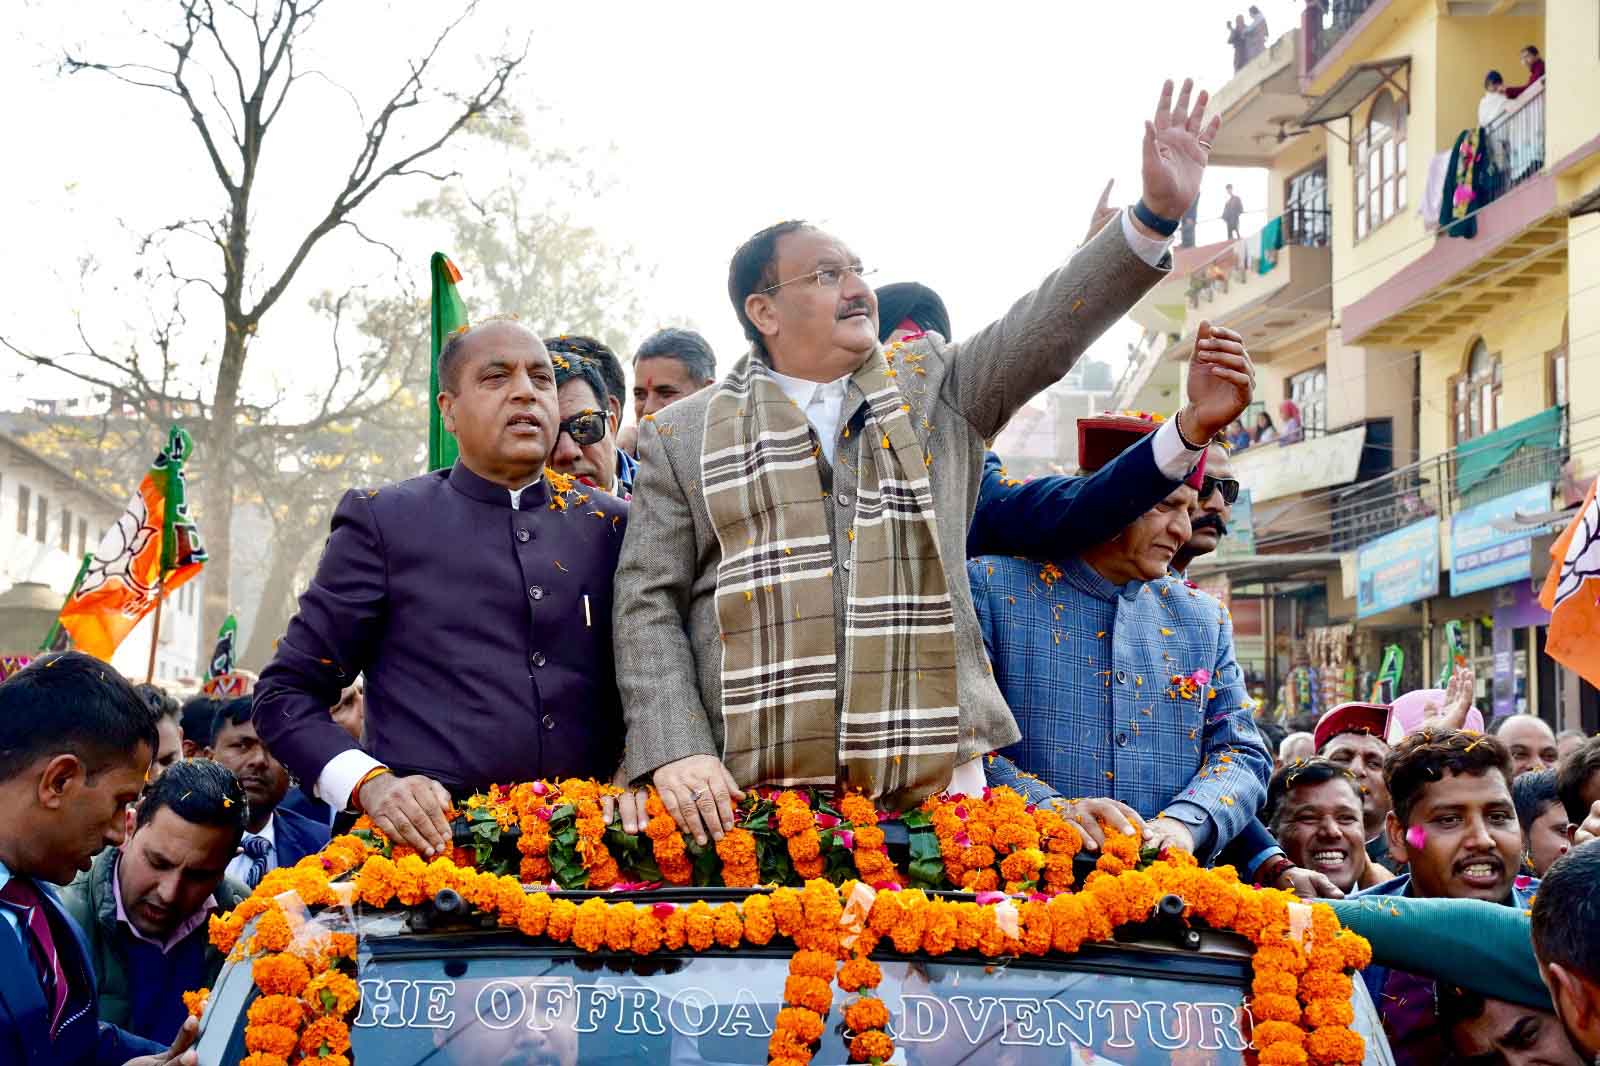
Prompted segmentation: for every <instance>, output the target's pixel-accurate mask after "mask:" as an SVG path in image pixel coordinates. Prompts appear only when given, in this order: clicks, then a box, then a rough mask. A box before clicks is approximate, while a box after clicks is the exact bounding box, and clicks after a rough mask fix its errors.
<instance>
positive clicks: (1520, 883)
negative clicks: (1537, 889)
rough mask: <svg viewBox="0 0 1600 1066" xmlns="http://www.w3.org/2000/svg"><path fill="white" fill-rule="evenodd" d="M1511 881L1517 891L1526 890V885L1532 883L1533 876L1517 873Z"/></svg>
mask: <svg viewBox="0 0 1600 1066" xmlns="http://www.w3.org/2000/svg"><path fill="white" fill-rule="evenodd" d="M1511 883H1512V884H1513V885H1515V886H1516V889H1517V891H1518V892H1526V891H1527V890H1528V887H1529V886H1530V885H1532V884H1533V878H1531V877H1529V876H1528V875H1527V874H1518V875H1517V876H1516V878H1515V879H1514V880H1513V881H1512V882H1511Z"/></svg>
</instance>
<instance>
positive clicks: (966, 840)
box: [956, 833, 972, 848]
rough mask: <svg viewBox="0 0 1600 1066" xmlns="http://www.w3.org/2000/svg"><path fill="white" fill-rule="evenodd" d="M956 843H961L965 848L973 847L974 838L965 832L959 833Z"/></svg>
mask: <svg viewBox="0 0 1600 1066" xmlns="http://www.w3.org/2000/svg"><path fill="white" fill-rule="evenodd" d="M956 843H957V844H960V845H961V846H962V847H964V848H970V847H972V838H971V837H969V836H967V834H965V833H957V834H956Z"/></svg>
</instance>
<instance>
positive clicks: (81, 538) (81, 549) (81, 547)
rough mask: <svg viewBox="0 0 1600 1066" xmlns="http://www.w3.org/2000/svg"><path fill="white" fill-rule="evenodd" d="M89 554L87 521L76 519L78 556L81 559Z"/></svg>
mask: <svg viewBox="0 0 1600 1066" xmlns="http://www.w3.org/2000/svg"><path fill="white" fill-rule="evenodd" d="M88 554H89V520H88V519H87V518H80V519H78V556H79V557H80V558H81V557H83V556H85V555H88Z"/></svg>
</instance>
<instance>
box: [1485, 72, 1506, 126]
mask: <svg viewBox="0 0 1600 1066" xmlns="http://www.w3.org/2000/svg"><path fill="white" fill-rule="evenodd" d="M1506 103H1507V100H1506V80H1505V78H1503V77H1501V75H1500V72H1499V71H1498V70H1491V71H1490V72H1489V73H1487V74H1485V75H1484V76H1483V99H1481V100H1479V101H1478V125H1479V127H1481V128H1482V129H1488V128H1489V127H1490V126H1493V125H1494V123H1495V120H1496V119H1498V118H1499V117H1500V116H1501V115H1502V114H1503V113H1504V112H1505V109H1506Z"/></svg>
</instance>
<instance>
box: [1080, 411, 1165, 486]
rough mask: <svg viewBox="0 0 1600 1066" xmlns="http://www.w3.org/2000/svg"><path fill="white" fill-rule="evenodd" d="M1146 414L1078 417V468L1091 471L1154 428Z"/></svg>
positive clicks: (1089, 472) (1154, 421) (1154, 425)
mask: <svg viewBox="0 0 1600 1066" xmlns="http://www.w3.org/2000/svg"><path fill="white" fill-rule="evenodd" d="M1157 424H1158V423H1157V422H1156V420H1155V418H1154V417H1153V416H1151V415H1147V414H1143V413H1140V414H1127V415H1093V416H1091V417H1089V418H1080V419H1078V468H1079V469H1080V470H1082V471H1083V472H1084V473H1086V474H1092V473H1094V472H1095V471H1096V470H1099V469H1100V468H1101V467H1102V466H1105V465H1106V464H1107V463H1109V462H1111V460H1113V459H1115V458H1116V457H1117V456H1119V455H1121V454H1122V453H1123V452H1125V451H1127V450H1128V449H1129V448H1130V447H1132V446H1133V445H1135V444H1137V443H1139V441H1140V440H1142V439H1143V438H1144V437H1146V436H1148V435H1149V434H1151V433H1154V432H1155V431H1156V426H1157Z"/></svg>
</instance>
